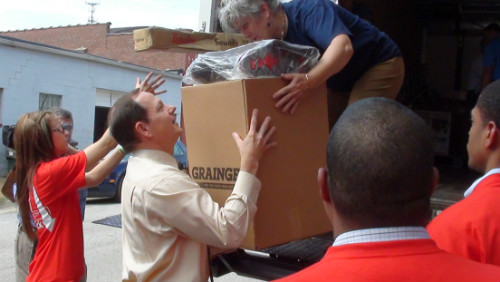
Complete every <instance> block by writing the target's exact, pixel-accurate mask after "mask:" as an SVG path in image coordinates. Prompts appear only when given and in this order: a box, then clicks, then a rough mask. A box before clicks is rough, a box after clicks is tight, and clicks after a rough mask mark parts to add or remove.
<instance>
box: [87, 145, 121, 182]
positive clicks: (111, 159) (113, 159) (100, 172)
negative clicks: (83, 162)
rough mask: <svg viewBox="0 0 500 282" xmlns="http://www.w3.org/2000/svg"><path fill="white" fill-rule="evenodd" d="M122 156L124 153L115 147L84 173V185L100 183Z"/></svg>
mask: <svg viewBox="0 0 500 282" xmlns="http://www.w3.org/2000/svg"><path fill="white" fill-rule="evenodd" d="M124 156H125V153H123V152H121V151H120V149H118V148H116V149H115V150H114V151H113V152H112V153H111V154H109V155H108V156H107V157H106V158H105V159H104V160H103V161H102V162H100V163H99V164H97V165H96V166H95V167H94V168H92V169H91V170H90V171H88V172H86V173H85V187H93V186H96V185H98V184H99V183H101V182H102V181H103V180H104V179H105V178H106V177H107V176H108V175H109V174H110V173H111V172H112V171H113V169H114V168H115V167H116V166H117V165H118V164H119V163H120V161H121V160H122V159H123V157H124ZM85 187H83V188H85Z"/></svg>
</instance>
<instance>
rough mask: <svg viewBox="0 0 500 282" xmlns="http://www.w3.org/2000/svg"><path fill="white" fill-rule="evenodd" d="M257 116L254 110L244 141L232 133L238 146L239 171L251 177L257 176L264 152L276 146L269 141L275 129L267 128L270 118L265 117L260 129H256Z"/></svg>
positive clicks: (256, 111) (257, 113) (257, 112)
mask: <svg viewBox="0 0 500 282" xmlns="http://www.w3.org/2000/svg"><path fill="white" fill-rule="evenodd" d="M258 115H259V111H258V110H257V109H254V110H253V111H252V119H251V121H250V128H249V130H248V133H247V136H246V137H245V138H244V139H242V138H241V136H239V135H238V133H236V132H233V139H234V142H236V145H237V146H238V150H239V151H240V156H241V162H240V170H241V171H246V172H248V173H250V174H253V175H256V174H257V170H258V168H259V161H260V159H261V157H262V155H263V154H264V152H265V151H267V150H268V149H270V148H272V147H274V146H276V145H277V143H276V142H275V141H272V139H271V137H272V136H273V134H274V132H275V131H276V127H274V126H273V127H271V128H270V127H269V126H270V123H271V118H270V117H266V118H265V119H264V122H263V123H262V125H261V126H260V128H257V119H258Z"/></svg>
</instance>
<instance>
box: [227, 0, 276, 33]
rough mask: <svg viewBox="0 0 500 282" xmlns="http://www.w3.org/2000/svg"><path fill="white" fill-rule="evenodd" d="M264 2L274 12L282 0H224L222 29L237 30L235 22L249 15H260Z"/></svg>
mask: <svg viewBox="0 0 500 282" xmlns="http://www.w3.org/2000/svg"><path fill="white" fill-rule="evenodd" d="M262 3H267V5H268V6H269V9H271V12H272V13H274V12H276V11H277V10H278V7H279V6H280V0H222V1H221V5H220V9H219V21H220V24H221V26H222V29H223V30H224V31H226V32H237V31H238V28H237V27H236V26H235V25H234V24H235V22H237V21H239V20H240V19H243V18H246V17H248V16H251V17H255V16H258V15H259V13H260V6H261V5H262Z"/></svg>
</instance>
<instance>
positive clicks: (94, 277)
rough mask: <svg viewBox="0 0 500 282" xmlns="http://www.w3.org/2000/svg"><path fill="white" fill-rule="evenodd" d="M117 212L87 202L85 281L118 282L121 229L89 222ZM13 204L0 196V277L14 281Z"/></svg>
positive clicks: (235, 281)
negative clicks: (86, 272)
mask: <svg viewBox="0 0 500 282" xmlns="http://www.w3.org/2000/svg"><path fill="white" fill-rule="evenodd" d="M117 214H120V204H117V203H114V202H111V201H109V200H103V199H90V200H88V202H87V208H86V212H85V220H84V222H83V232H84V239H85V260H86V262H87V269H88V274H87V281H88V282H107V281H115V282H116V281H121V269H122V260H121V259H122V257H121V256H122V251H121V241H122V240H121V229H120V228H116V227H112V226H107V225H102V224H96V223H92V221H95V220H98V219H102V218H105V217H108V216H113V215H117ZM16 215H17V208H16V205H14V204H13V203H11V202H9V201H8V200H6V199H3V198H1V197H0V230H2V231H1V232H0V257H1V259H0V277H1V278H0V280H1V281H15V274H14V273H15V262H14V244H15V238H16V231H17V226H18V221H17V216H16ZM214 280H215V281H216V282H230V281H231V282H257V281H262V280H256V279H251V278H247V277H242V276H238V275H236V274H235V273H230V274H227V275H224V276H222V277H216V278H215V279H214Z"/></svg>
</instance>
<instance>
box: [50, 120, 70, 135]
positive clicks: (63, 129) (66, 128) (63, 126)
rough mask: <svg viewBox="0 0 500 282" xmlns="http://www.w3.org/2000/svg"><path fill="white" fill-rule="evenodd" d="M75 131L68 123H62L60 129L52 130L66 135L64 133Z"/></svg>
mask: <svg viewBox="0 0 500 282" xmlns="http://www.w3.org/2000/svg"><path fill="white" fill-rule="evenodd" d="M72 130H73V126H72V125H71V124H67V123H64V122H63V123H61V124H60V125H59V126H58V127H56V128H54V129H52V131H54V132H60V133H62V134H64V132H71V131H72Z"/></svg>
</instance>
